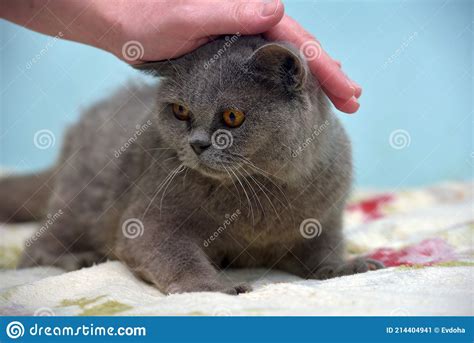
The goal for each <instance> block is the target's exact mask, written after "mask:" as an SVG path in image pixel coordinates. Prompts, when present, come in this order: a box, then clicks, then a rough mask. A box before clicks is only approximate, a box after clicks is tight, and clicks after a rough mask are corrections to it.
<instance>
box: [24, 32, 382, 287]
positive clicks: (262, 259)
mask: <svg viewBox="0 0 474 343" xmlns="http://www.w3.org/2000/svg"><path fill="white" fill-rule="evenodd" d="M226 42H228V40H224V39H223V38H221V39H218V40H216V41H214V42H211V43H209V44H207V45H205V46H203V47H201V48H200V49H198V50H196V51H194V52H192V53H190V54H188V55H186V56H184V57H182V58H179V59H176V60H172V61H167V62H160V63H152V64H149V65H146V66H143V67H142V69H144V70H146V71H148V72H149V73H151V74H155V75H158V76H164V78H162V79H161V81H160V83H159V84H158V85H153V86H145V85H138V86H137V85H130V86H127V87H126V89H123V90H121V91H120V92H118V93H117V94H115V95H114V96H113V97H111V98H109V99H107V100H106V101H103V102H101V103H99V104H97V105H95V106H94V107H92V108H91V109H90V110H88V111H87V113H85V114H84V115H83V116H82V119H81V120H80V121H79V122H78V123H77V124H76V125H75V126H73V127H72V128H70V129H69V131H68V133H67V136H66V138H65V140H64V147H63V151H62V154H61V158H60V161H59V162H58V164H57V166H56V167H55V170H54V172H53V173H52V174H51V179H53V180H54V186H53V191H52V192H51V196H50V198H49V205H48V211H47V213H49V214H54V213H57V212H58V211H62V215H61V216H59V218H56V220H55V221H54V222H53V224H51V225H50V226H49V228H48V230H47V231H46V232H44V233H42V234H41V235H40V237H39V238H38V239H37V240H35V241H34V242H33V243H32V244H30V246H29V247H27V249H26V252H25V255H24V257H23V260H22V263H21V265H22V266H34V265H37V264H54V265H57V266H60V267H63V268H66V269H69V270H72V269H77V268H80V267H82V266H87V265H90V264H92V263H97V262H100V261H102V260H104V259H107V258H118V259H120V260H121V261H123V262H124V263H126V264H127V265H128V266H129V267H130V268H131V270H133V271H134V272H135V273H136V274H137V275H140V276H141V277H142V278H144V279H145V280H147V281H149V282H151V283H153V284H155V285H156V287H158V288H159V289H160V290H162V291H163V292H167V293H176V292H178V293H179V292H193V291H221V292H225V293H229V294H238V293H240V292H245V291H248V290H249V289H250V288H249V287H248V286H247V285H229V284H227V283H226V282H224V281H223V280H222V279H221V278H220V277H219V268H225V267H227V266H231V267H267V268H279V269H282V270H286V271H289V272H291V273H294V274H297V275H300V276H302V277H306V278H327V277H334V276H339V275H345V274H352V273H356V272H365V271H367V270H368V269H374V268H375V269H376V268H379V267H381V265H380V264H379V263H377V262H376V261H367V260H364V259H357V260H355V261H349V262H348V261H346V260H345V259H344V243H343V236H342V213H343V209H344V206H345V203H346V199H347V196H348V194H349V191H350V187H351V173H352V162H351V145H350V142H349V140H348V138H347V136H346V134H345V132H344V129H343V128H342V126H341V125H340V123H339V121H338V120H337V118H336V117H335V116H334V114H333V113H332V112H331V110H330V107H329V105H328V101H327V99H326V97H325V95H324V94H323V92H322V91H321V89H320V87H319V85H318V84H317V82H316V81H315V80H314V79H313V78H312V77H310V74H309V72H308V70H307V66H306V63H305V61H304V60H303V59H302V58H301V57H300V54H299V52H298V51H297V50H295V49H293V48H292V47H290V46H287V45H285V44H283V43H281V44H280V43H278V44H276V43H270V44H269V43H268V42H266V41H265V40H263V39H262V38H260V37H240V38H239V39H237V40H235V41H232V46H231V47H229V48H228V49H225V51H224V52H223V53H219V55H218V56H217V58H216V57H215V56H216V54H217V53H218V52H219V49H221V52H222V47H223V46H224V45H225V44H226ZM211 59H212V63H210V62H209V61H210V60H211ZM176 102H179V103H184V104H186V105H187V106H189V108H190V109H191V111H192V113H193V116H194V117H193V121H192V122H185V121H179V120H177V119H176V118H175V117H174V115H173V113H172V110H171V107H170V106H169V105H168V104H169V103H176ZM229 107H235V108H238V109H240V110H242V111H243V112H245V114H246V119H245V121H244V123H243V125H242V126H240V127H238V128H233V129H232V128H228V127H226V126H225V125H224V123H223V122H222V118H221V113H222V111H223V110H224V109H226V108H229ZM147 122H148V123H149V124H147ZM137 125H145V126H146V129H144V130H141V131H142V132H140V134H139V135H138V134H136V130H137V129H136V128H137ZM142 127H143V126H142ZM218 129H225V130H228V131H229V132H231V134H232V137H233V144H232V145H231V146H230V147H229V148H227V149H218V148H217V147H216V146H214V145H211V147H209V148H208V149H207V150H205V151H204V152H203V153H202V154H201V155H197V154H196V153H195V152H194V151H193V149H191V146H190V142H193V141H196V140H199V141H203V142H207V143H209V144H210V143H212V134H213V133H214V132H215V131H216V130H218ZM315 131H317V132H318V133H317V134H315ZM131 137H134V138H136V139H131ZM127 142H128V143H127ZM120 147H124V148H123V149H122V150H120ZM250 163H251V164H252V165H250ZM181 164H182V166H183V167H182V168H180V167H179V166H180V165H181ZM223 165H224V166H225V168H226V169H224V167H223ZM173 171H175V173H172V172H173ZM170 173H172V174H170ZM169 175H172V177H173V178H168V179H167V176H169ZM237 178H238V180H237ZM167 181H169V182H167ZM236 213H237V215H236ZM239 213H240V214H239ZM308 218H314V219H317V220H318V221H319V223H320V224H321V228H322V230H321V232H320V235H316V236H315V237H313V238H305V237H304V236H305V235H302V233H301V230H300V224H301V223H302V221H303V220H305V219H308ZM127 220H128V221H127ZM137 220H139V222H138V221H137ZM130 221H132V222H133V221H135V223H142V224H143V228H144V230H143V232H142V234H141V235H138V237H136V238H127V236H130V234H129V233H127V235H124V230H125V229H127V228H130V227H125V225H124V223H130ZM139 225H141V224H139ZM53 236H54V237H53ZM210 237H213V238H212V240H210ZM65 248H67V250H65Z"/></svg>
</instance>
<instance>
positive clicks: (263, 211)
mask: <svg viewBox="0 0 474 343" xmlns="http://www.w3.org/2000/svg"><path fill="white" fill-rule="evenodd" d="M239 169H240V168H236V169H235V171H236V172H237V173H239V175H240V176H242V178H243V180H244V181H245V183H246V184H247V185H248V186H249V188H250V191H251V192H252V193H253V198H255V207H257V201H258V205H259V206H260V209H261V210H262V214H263V216H264V217H265V208H264V207H263V206H262V203H261V202H260V198H259V197H258V194H257V193H256V192H255V189H254V188H253V186H252V184H251V183H250V182H249V181H248V180H247V178H246V177H245V175H243V174H242V173H241V172H240V171H239Z"/></svg>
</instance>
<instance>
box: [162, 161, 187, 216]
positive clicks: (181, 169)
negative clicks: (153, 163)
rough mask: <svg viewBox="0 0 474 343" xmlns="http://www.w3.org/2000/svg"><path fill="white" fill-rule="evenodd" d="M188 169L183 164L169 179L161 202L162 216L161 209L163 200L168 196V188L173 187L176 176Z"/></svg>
mask: <svg viewBox="0 0 474 343" xmlns="http://www.w3.org/2000/svg"><path fill="white" fill-rule="evenodd" d="M185 169H186V167H185V166H184V164H183V163H181V164H180V165H179V166H178V167H177V168H176V169H175V170H174V171H173V175H172V176H171V178H170V179H169V181H168V183H167V185H166V187H165V189H164V190H163V193H162V195H161V200H160V215H161V209H162V207H163V200H164V198H165V195H166V190H167V189H168V187H169V186H170V185H171V183H172V182H173V180H174V178H175V177H176V175H178V174H180V173H182V172H183V171H184V170H185Z"/></svg>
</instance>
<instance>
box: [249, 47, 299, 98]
mask: <svg viewBox="0 0 474 343" xmlns="http://www.w3.org/2000/svg"><path fill="white" fill-rule="evenodd" d="M247 68H248V70H249V71H250V72H251V73H254V74H256V75H258V76H259V77H261V78H263V79H264V80H267V81H271V82H274V83H277V84H282V85H283V86H284V87H285V88H287V89H289V90H299V89H301V88H302V87H303V86H304V84H305V82H306V79H307V74H308V67H307V65H306V61H305V60H304V59H303V57H302V56H301V54H300V53H299V51H298V50H296V49H292V48H291V47H288V46H285V45H284V44H280V43H269V44H265V45H263V46H261V47H260V48H258V49H257V50H255V51H254V52H253V54H252V55H251V56H250V58H249V60H248V61H247Z"/></svg>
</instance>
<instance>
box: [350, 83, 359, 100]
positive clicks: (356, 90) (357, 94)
mask: <svg viewBox="0 0 474 343" xmlns="http://www.w3.org/2000/svg"><path fill="white" fill-rule="evenodd" d="M349 82H351V83H352V86H353V87H354V88H355V94H354V96H355V97H356V98H360V96H361V95H362V87H361V86H359V85H358V84H357V83H356V82H355V81H352V80H349Z"/></svg>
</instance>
